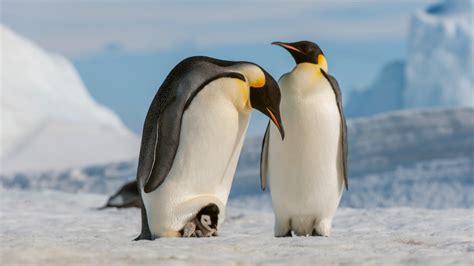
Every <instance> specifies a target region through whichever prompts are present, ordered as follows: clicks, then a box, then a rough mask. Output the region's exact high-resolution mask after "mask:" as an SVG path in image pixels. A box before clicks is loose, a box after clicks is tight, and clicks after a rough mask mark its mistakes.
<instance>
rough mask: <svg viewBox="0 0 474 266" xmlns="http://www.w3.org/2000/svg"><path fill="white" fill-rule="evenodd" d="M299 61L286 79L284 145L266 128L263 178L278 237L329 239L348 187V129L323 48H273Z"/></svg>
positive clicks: (282, 82) (302, 45) (298, 44)
mask: <svg viewBox="0 0 474 266" xmlns="http://www.w3.org/2000/svg"><path fill="white" fill-rule="evenodd" d="M274 44H276V45H279V46H281V47H283V48H285V49H286V50H287V51H289V52H290V53H291V55H292V56H293V58H294V59H295V62H296V66H295V68H294V69H293V70H292V71H291V72H289V73H287V74H284V75H283V76H282V77H281V78H280V80H279V82H278V83H279V85H280V88H281V93H282V100H281V106H280V108H281V112H282V121H283V123H284V124H285V127H286V131H285V133H286V137H285V141H281V140H279V139H277V138H276V135H275V128H274V127H272V126H271V125H270V124H269V125H268V127H267V131H266V133H265V136H264V139H263V143H262V155H261V169H260V178H261V186H262V189H265V188H266V185H267V176H268V178H269V184H270V189H271V196H272V205H273V208H274V211H275V231H274V233H275V236H291V234H292V232H293V233H295V234H296V235H308V234H309V235H323V236H329V234H330V231H331V227H332V219H333V217H334V215H335V212H336V209H337V207H338V205H339V201H340V199H341V196H342V192H343V187H344V185H345V186H346V188H347V187H348V182H347V152H348V148H347V127H346V121H345V117H344V110H343V106H342V96H341V91H340V89H339V85H338V83H337V81H336V79H335V78H334V77H332V76H330V75H329V74H328V72H327V63H326V59H325V57H324V54H323V52H322V51H321V49H320V47H319V46H318V45H316V44H314V43H312V42H308V41H302V42H295V43H282V42H276V43H274Z"/></svg>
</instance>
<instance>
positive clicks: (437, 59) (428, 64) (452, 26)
mask: <svg viewBox="0 0 474 266" xmlns="http://www.w3.org/2000/svg"><path fill="white" fill-rule="evenodd" d="M471 5H472V3H471V0H445V1H444V2H442V3H439V4H436V5H434V6H431V7H429V8H428V9H427V10H425V11H422V12H418V13H417V14H416V15H415V16H413V18H412V21H411V27H410V33H409V36H408V56H407V66H406V80H407V87H406V89H405V92H404V102H405V106H406V107H429V106H474V74H473V72H472V64H473V62H472V59H473V58H472V55H473V51H474V46H473V45H472V37H473V34H472V14H473V13H472V6H471Z"/></svg>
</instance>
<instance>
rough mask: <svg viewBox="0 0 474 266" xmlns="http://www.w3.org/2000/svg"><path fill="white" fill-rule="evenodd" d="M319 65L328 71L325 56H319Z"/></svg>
mask: <svg viewBox="0 0 474 266" xmlns="http://www.w3.org/2000/svg"><path fill="white" fill-rule="evenodd" d="M318 65H319V67H320V68H322V69H323V70H324V71H326V72H327V71H328V62H327V61H326V57H324V55H322V54H319V55H318Z"/></svg>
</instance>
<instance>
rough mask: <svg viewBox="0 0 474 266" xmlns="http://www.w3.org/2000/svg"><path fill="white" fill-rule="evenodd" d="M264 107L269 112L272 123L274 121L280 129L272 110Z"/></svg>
mask: <svg viewBox="0 0 474 266" xmlns="http://www.w3.org/2000/svg"><path fill="white" fill-rule="evenodd" d="M265 108H266V109H267V112H268V113H269V114H270V118H271V119H272V121H273V123H275V125H276V126H277V127H278V129H281V126H280V123H278V120H277V119H276V117H275V115H274V114H273V112H272V111H270V109H268V108H267V107H265Z"/></svg>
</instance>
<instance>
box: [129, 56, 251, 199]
mask: <svg viewBox="0 0 474 266" xmlns="http://www.w3.org/2000/svg"><path fill="white" fill-rule="evenodd" d="M212 60H214V59H212ZM212 60H211V59H210V58H205V57H194V58H188V59H185V60H184V61H182V62H181V63H179V64H178V65H177V66H176V67H175V68H174V69H173V70H172V71H171V72H170V74H169V75H168V77H167V78H166V79H165V81H164V82H163V84H162V85H161V87H160V89H159V90H158V93H157V94H156V96H155V98H154V99H153V102H152V103H151V106H150V109H149V110H148V113H147V116H146V118H145V125H144V127H143V135H142V145H141V149H140V158H139V162H138V174H137V180H138V184H140V186H141V187H143V188H144V191H145V193H150V192H152V191H154V190H156V189H157V188H158V187H159V186H160V185H161V183H163V181H164V180H165V179H166V177H167V176H168V174H169V172H170V170H171V167H172V166H173V161H174V158H175V156H176V152H177V150H178V146H179V139H180V132H181V122H182V117H183V114H184V112H185V111H186V109H187V108H188V107H189V105H190V104H191V102H192V100H193V99H194V97H195V96H196V95H197V94H198V93H199V92H200V91H201V90H202V89H203V88H204V87H205V86H206V85H207V84H209V83H211V82H212V81H214V80H216V79H219V78H235V79H240V80H242V81H246V79H245V77H244V76H243V75H242V74H240V73H237V72H232V71H228V70H225V69H223V68H222V67H221V66H219V65H217V63H221V61H215V60H214V61H212ZM222 62H223V63H222V64H226V62H225V61H222ZM180 75H181V76H180Z"/></svg>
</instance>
